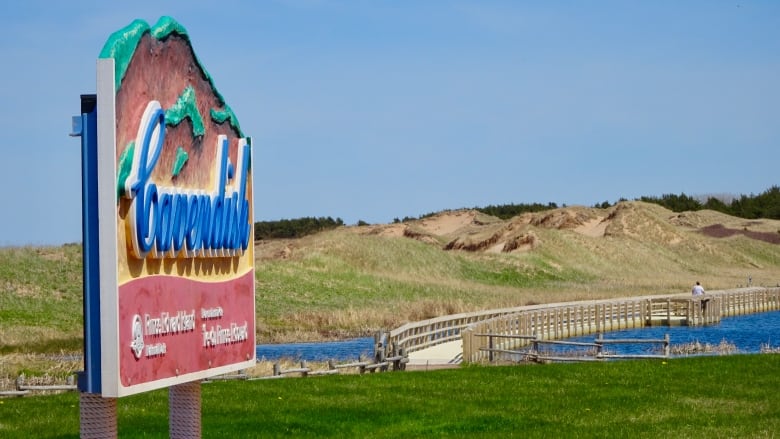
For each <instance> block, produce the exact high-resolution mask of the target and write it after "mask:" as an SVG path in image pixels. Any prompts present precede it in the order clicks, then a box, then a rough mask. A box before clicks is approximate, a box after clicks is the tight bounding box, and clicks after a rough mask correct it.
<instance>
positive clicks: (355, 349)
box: [257, 311, 780, 361]
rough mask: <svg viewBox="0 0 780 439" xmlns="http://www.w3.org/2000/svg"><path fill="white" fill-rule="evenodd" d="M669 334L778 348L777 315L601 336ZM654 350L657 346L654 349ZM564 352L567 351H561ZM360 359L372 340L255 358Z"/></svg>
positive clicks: (369, 353)
mask: <svg viewBox="0 0 780 439" xmlns="http://www.w3.org/2000/svg"><path fill="white" fill-rule="evenodd" d="M665 334H669V338H670V341H671V344H672V345H673V346H674V345H683V344H688V343H692V342H696V341H698V342H699V343H701V344H707V343H708V344H711V345H718V344H720V342H721V341H723V340H725V341H727V342H729V343H732V344H734V345H736V347H737V349H738V351H739V353H757V352H759V350H760V349H761V344H768V345H769V346H771V347H774V348H777V347H780V311H772V312H764V313H757V314H749V315H745V316H739V317H729V318H725V319H722V320H721V321H720V324H718V325H709V326H672V327H667V326H653V327H649V328H638V329H624V330H620V331H611V332H607V333H604V335H603V337H604V338H606V339H609V338H648V339H661V338H664V335H665ZM595 338H596V335H595V334H591V335H585V336H581V337H572V338H568V339H566V340H567V341H581V342H588V343H592V342H593V340H595ZM656 347H657V346H656ZM651 349H652V348H651V346H650V345H647V344H628V345H622V344H616V345H609V350H610V352H613V353H618V354H646V353H649V351H650V350H651ZM564 350H566V349H564ZM361 355H363V356H366V357H368V358H371V357H373V355H374V338H373V337H366V338H356V339H352V340H345V341H335V342H323V343H287V344H267V345H258V346H257V358H258V359H260V360H262V359H265V360H268V361H276V360H279V359H280V358H289V359H292V360H296V361H301V360H306V361H327V360H335V361H351V360H357V359H358V358H359V357H360V356H361Z"/></svg>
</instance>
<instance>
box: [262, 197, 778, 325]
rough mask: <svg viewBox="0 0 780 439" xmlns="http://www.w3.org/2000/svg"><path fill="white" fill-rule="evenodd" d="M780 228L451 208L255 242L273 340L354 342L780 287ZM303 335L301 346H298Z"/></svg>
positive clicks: (634, 211) (704, 218) (654, 210)
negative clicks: (432, 324) (620, 300)
mask: <svg viewBox="0 0 780 439" xmlns="http://www.w3.org/2000/svg"><path fill="white" fill-rule="evenodd" d="M779 242H780V221H778V220H744V219H741V218H736V217H732V216H728V215H725V214H722V213H719V212H715V211H707V210H702V211H697V212H683V213H674V212H672V211H670V210H667V209H665V208H663V207H661V206H659V205H657V204H650V203H645V202H640V201H633V202H628V201H627V202H621V203H618V204H616V205H615V206H612V207H609V208H605V209H598V208H586V207H565V208H557V209H551V210H547V211H542V212H536V213H525V214H522V215H519V216H516V217H514V218H511V219H508V220H501V219H498V218H495V217H491V216H489V215H485V214H482V213H480V212H477V211H475V210H459V211H448V212H442V213H439V214H435V215H432V216H428V217H426V218H423V219H419V220H414V221H407V222H404V223H395V224H388V225H370V226H360V227H357V226H351V227H341V228H338V229H335V230H332V231H328V232H325V233H321V234H317V235H314V236H310V237H306V238H303V239H300V240H278V241H264V242H259V243H257V246H256V256H257V258H258V263H257V265H256V266H257V273H258V287H257V294H258V316H259V318H260V319H259V320H258V326H259V327H260V329H261V330H262V331H265V333H264V334H263V335H264V336H265V337H267V338H270V339H287V338H288V335H289V334H296V333H297V335H298V336H303V334H316V335H317V336H319V337H327V336H343V335H347V334H355V333H361V332H369V331H371V330H373V329H379V328H392V327H395V326H398V325H400V324H402V323H404V322H406V321H411V320H418V319H424V318H430V317H434V316H437V315H442V314H447V313H454V312H464V311H471V310H477V309H485V308H494V307H503V306H517V305H525V304H533V303H544V302H559V301H569V300H585V299H596V298H604V297H618V296H620V297H622V296H631V295H642V294H665V293H680V292H685V291H689V289H690V286H691V285H692V284H693V283H694V282H695V281H697V280H698V281H701V282H702V283H703V284H704V285H705V286H706V287H707V288H708V289H725V288H734V287H736V286H739V285H746V284H747V282H748V278H749V277H750V278H751V280H752V283H753V285H759V284H763V285H776V284H778V282H780V264H778V263H779V262H780V245H778V243H779ZM293 338H295V337H293Z"/></svg>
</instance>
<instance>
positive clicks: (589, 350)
mask: <svg viewBox="0 0 780 439" xmlns="http://www.w3.org/2000/svg"><path fill="white" fill-rule="evenodd" d="M474 335H475V336H477V337H486V338H487V340H488V347H487V348H480V350H481V351H482V352H486V353H487V356H488V359H489V361H490V362H491V363H493V362H496V361H500V360H506V361H511V362H518V361H535V362H542V363H543V362H551V361H555V362H562V361H598V360H607V359H639V358H661V359H664V358H669V355H670V353H671V348H670V344H669V334H666V335H665V336H664V338H662V339H644V338H630V339H605V338H603V336H602V335H601V334H599V335H598V337H597V338H596V339H595V340H594V341H593V343H587V342H576V341H561V340H543V339H541V338H540V337H539V336H526V335H501V334H474ZM507 339H514V340H525V341H528V343H529V344H528V346H527V349H505V348H495V347H494V346H495V345H496V344H505V343H501V342H500V341H501V340H507ZM496 341H499V343H496ZM611 344H634V345H636V344H660V345H662V348H661V350H662V354H615V353H611V352H609V351H607V350H606V349H605V345H611ZM542 346H553V347H554V346H565V347H569V348H574V349H576V350H570V351H568V352H562V351H561V350H557V351H556V350H555V349H552V350H551V349H542V348H541V347H542Z"/></svg>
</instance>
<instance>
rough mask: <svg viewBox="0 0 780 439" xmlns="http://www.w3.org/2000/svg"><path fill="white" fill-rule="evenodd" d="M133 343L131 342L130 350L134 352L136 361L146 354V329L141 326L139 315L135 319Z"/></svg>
mask: <svg viewBox="0 0 780 439" xmlns="http://www.w3.org/2000/svg"><path fill="white" fill-rule="evenodd" d="M132 334H133V341H131V342H130V349H132V350H133V355H135V359H136V360H140V359H141V355H142V354H143V352H144V327H143V324H141V316H139V315H138V314H136V315H135V317H133V332H132Z"/></svg>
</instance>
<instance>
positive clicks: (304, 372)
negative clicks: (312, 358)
mask: <svg viewBox="0 0 780 439" xmlns="http://www.w3.org/2000/svg"><path fill="white" fill-rule="evenodd" d="M308 369H309V368H308V366H307V364H306V360H301V376H303V377H307V376H309V370H308Z"/></svg>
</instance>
